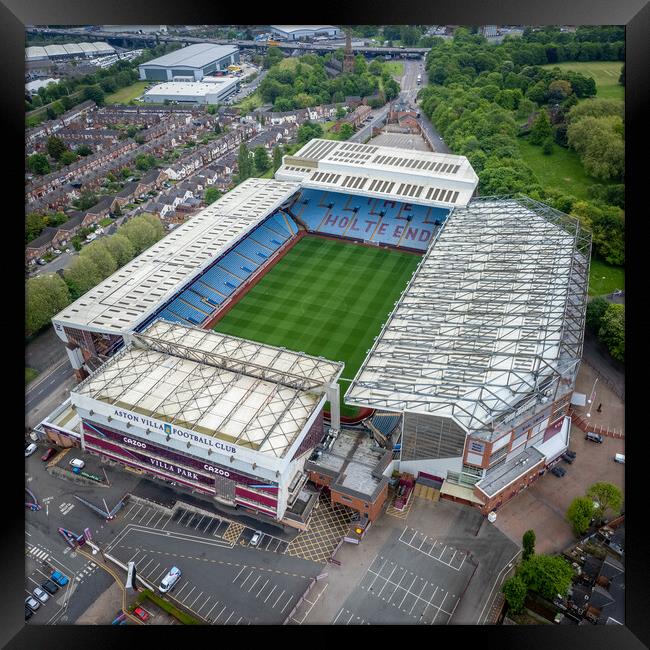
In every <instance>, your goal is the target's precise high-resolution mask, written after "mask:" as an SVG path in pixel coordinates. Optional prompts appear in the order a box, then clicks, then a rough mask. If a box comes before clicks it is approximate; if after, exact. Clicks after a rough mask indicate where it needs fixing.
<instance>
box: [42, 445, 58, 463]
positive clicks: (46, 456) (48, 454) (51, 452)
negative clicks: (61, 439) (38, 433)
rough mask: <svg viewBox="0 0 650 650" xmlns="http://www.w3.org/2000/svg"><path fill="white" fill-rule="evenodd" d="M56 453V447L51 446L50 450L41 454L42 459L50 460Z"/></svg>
mask: <svg viewBox="0 0 650 650" xmlns="http://www.w3.org/2000/svg"><path fill="white" fill-rule="evenodd" d="M54 454H56V449H54V447H50V448H49V449H48V450H47V451H46V452H45V453H44V454H43V455H42V456H41V460H42V461H43V462H45V461H48V460H50V458H52V456H54Z"/></svg>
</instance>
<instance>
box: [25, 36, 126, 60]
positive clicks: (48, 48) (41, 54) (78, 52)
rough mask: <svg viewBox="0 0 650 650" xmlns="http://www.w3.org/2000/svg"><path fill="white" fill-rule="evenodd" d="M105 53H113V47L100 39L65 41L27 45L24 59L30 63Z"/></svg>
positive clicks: (102, 54)
mask: <svg viewBox="0 0 650 650" xmlns="http://www.w3.org/2000/svg"><path fill="white" fill-rule="evenodd" d="M107 54H115V48H114V47H113V46H112V45H109V44H108V43H104V42H102V41H97V42H95V43H66V44H64V45H45V46H44V47H41V46H32V47H28V48H26V49H25V60H26V61H27V62H28V63H32V62H35V61H51V60H62V59H74V58H78V57H91V56H104V55H107Z"/></svg>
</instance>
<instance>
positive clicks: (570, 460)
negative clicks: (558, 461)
mask: <svg viewBox="0 0 650 650" xmlns="http://www.w3.org/2000/svg"><path fill="white" fill-rule="evenodd" d="M561 458H562V460H563V461H564V462H565V463H569V465H571V464H572V463H573V460H574V459H573V458H572V457H571V456H569V455H568V454H562V456H561Z"/></svg>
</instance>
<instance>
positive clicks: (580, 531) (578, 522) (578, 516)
mask: <svg viewBox="0 0 650 650" xmlns="http://www.w3.org/2000/svg"><path fill="white" fill-rule="evenodd" d="M593 516H594V502H593V500H592V499H590V498H589V497H576V498H575V499H574V500H573V501H571V504H570V505H569V507H568V508H567V511H566V518H567V520H568V521H569V523H570V524H571V526H572V527H573V532H574V533H575V534H576V535H577V536H578V537H580V536H581V535H584V534H585V533H586V532H587V531H588V530H589V524H590V523H591V520H592V518H593Z"/></svg>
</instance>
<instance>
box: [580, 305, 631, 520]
mask: <svg viewBox="0 0 650 650" xmlns="http://www.w3.org/2000/svg"><path fill="white" fill-rule="evenodd" d="M622 306H623V305H610V307H622ZM587 497H589V498H590V499H592V500H593V501H595V502H596V503H597V504H598V507H597V508H596V509H595V515H596V519H597V520H601V519H602V518H603V516H604V514H605V512H607V510H611V511H612V512H613V513H614V514H615V515H618V513H619V510H620V508H621V505H622V504H623V493H622V492H621V491H620V490H619V489H618V488H617V487H616V486H615V485H612V484H611V483H605V482H599V483H594V484H593V485H592V486H590V488H589V489H588V490H587Z"/></svg>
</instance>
